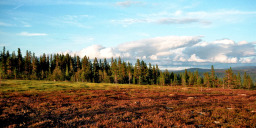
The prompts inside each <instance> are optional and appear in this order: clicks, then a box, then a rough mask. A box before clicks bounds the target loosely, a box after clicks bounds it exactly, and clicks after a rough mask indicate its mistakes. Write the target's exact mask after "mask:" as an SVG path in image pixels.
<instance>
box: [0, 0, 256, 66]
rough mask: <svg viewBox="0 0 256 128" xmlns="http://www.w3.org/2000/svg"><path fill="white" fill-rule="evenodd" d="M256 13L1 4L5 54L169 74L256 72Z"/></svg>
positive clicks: (60, 0)
mask: <svg viewBox="0 0 256 128" xmlns="http://www.w3.org/2000/svg"><path fill="white" fill-rule="evenodd" d="M255 7H256V1H255V0H157V1H156V0H108V1H106V0H97V1H96V0H0V47H3V46H5V47H6V49H7V50H9V51H10V52H12V51H17V49H18V48H21V50H22V53H23V55H25V51H26V50H29V51H31V52H34V53H35V54H36V55H37V56H40V55H42V54H43V53H46V54H54V53H63V54H66V53H69V54H71V55H78V56H80V57H84V56H85V55H86V56H89V57H90V58H91V59H93V58H95V57H97V58H108V59H109V58H111V57H114V58H117V57H119V56H120V57H121V58H122V59H123V60H125V61H130V62H133V64H134V62H135V61H136V59H141V60H144V61H145V62H151V63H152V64H158V65H159V67H160V68H161V69H169V70H180V69H185V68H210V67H211V65H214V66H215V68H228V67H237V66H255V63H256V35H255V34H256V29H255V28H256V8H255ZM1 49H2V48H1ZM1 51H2V50H1Z"/></svg>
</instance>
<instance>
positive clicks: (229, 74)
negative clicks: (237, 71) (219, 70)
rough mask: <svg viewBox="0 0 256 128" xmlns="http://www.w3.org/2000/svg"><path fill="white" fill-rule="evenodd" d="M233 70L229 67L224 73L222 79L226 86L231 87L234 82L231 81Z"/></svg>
mask: <svg viewBox="0 0 256 128" xmlns="http://www.w3.org/2000/svg"><path fill="white" fill-rule="evenodd" d="M233 78H234V77H233V71H232V69H231V67H230V69H228V70H226V75H225V77H224V80H225V83H224V84H226V85H227V86H228V88H231V86H232V85H233V84H234V81H233Z"/></svg>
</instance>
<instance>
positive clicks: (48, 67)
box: [0, 47, 255, 89]
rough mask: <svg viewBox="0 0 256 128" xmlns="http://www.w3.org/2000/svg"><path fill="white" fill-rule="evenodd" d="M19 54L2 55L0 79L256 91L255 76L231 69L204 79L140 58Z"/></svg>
mask: <svg viewBox="0 0 256 128" xmlns="http://www.w3.org/2000/svg"><path fill="white" fill-rule="evenodd" d="M17 53H18V54H17V55H16V54H15V52H12V54H11V55H10V53H9V51H8V50H7V51H6V50H5V47H4V48H3V51H2V52H0V67H1V70H0V79H33V80H37V79H40V80H56V81H63V80H67V81H81V82H95V83H99V82H104V83H121V84H126V83H127V84H130V83H133V84H148V85H154V84H157V85H169V86H177V85H182V86H185V87H187V86H196V87H202V86H205V87H223V88H241V89H254V87H255V86H254V83H253V80H252V78H251V76H249V75H247V74H246V72H245V73H244V76H243V79H242V78H241V75H240V73H234V72H233V70H232V69H231V68H230V69H228V70H226V75H225V77H224V78H223V79H219V78H218V77H217V75H216V74H217V73H215V70H214V67H213V66H211V71H209V72H205V73H204V74H203V76H200V74H199V72H198V70H195V71H192V72H191V71H188V70H186V69H185V71H184V72H183V73H173V72H172V73H170V72H169V71H168V70H165V71H161V70H160V69H159V67H158V65H151V63H149V64H148V65H147V64H146V63H145V62H144V61H143V60H139V59H137V61H136V63H135V65H132V64H131V63H130V62H125V61H123V60H122V59H121V58H120V57H119V58H118V60H117V59H114V58H112V59H111V64H109V63H108V62H107V59H106V58H104V60H103V61H102V60H101V59H99V60H98V59H97V58H94V60H93V62H91V61H90V58H89V57H87V56H84V57H83V58H80V57H79V56H73V57H72V56H70V55H69V54H66V55H63V54H53V55H46V54H43V55H42V56H39V57H37V56H36V55H35V54H34V53H33V54H32V53H31V52H30V51H26V55H25V56H24V57H22V54H21V50H20V49H19V48H18V51H17Z"/></svg>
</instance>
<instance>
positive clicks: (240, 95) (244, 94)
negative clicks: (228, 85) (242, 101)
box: [238, 94, 246, 96]
mask: <svg viewBox="0 0 256 128" xmlns="http://www.w3.org/2000/svg"><path fill="white" fill-rule="evenodd" d="M238 96H246V94H238Z"/></svg>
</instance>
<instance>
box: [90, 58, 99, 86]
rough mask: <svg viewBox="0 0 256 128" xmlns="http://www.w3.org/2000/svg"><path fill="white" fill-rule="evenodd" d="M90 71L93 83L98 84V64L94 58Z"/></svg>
mask: <svg viewBox="0 0 256 128" xmlns="http://www.w3.org/2000/svg"><path fill="white" fill-rule="evenodd" d="M92 69H93V82H94V83H98V82H99V63H98V60H97V58H96V57H95V58H94V61H93V67H92Z"/></svg>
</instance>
